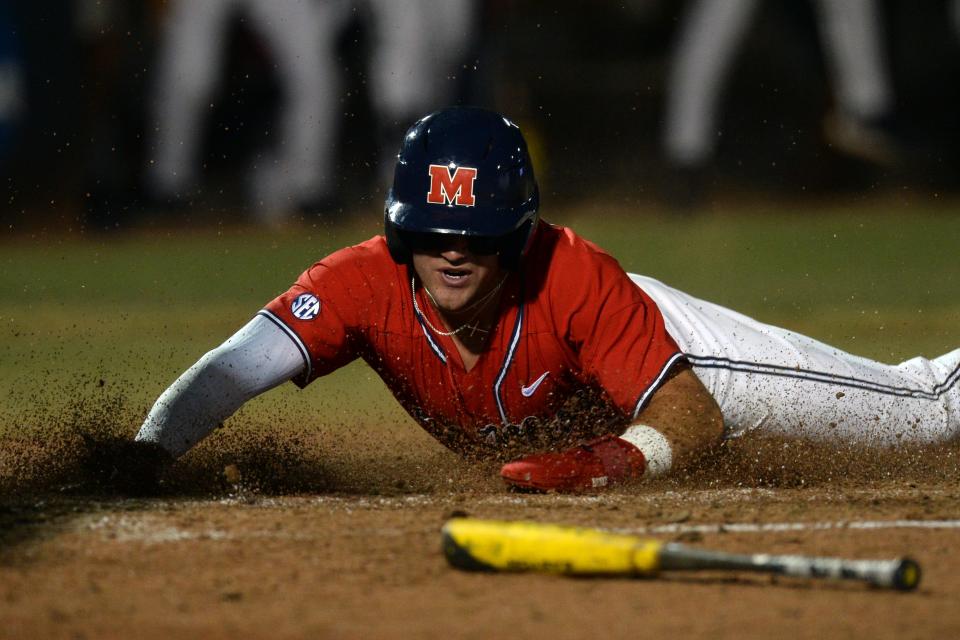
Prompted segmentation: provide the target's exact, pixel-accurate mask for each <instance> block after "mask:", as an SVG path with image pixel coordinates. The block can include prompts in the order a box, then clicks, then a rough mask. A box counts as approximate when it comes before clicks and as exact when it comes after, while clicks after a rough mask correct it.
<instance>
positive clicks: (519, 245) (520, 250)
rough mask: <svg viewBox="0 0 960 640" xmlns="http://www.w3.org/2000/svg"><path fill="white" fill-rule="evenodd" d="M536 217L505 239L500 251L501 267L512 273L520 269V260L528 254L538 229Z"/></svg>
mask: <svg viewBox="0 0 960 640" xmlns="http://www.w3.org/2000/svg"><path fill="white" fill-rule="evenodd" d="M536 223H537V220H536V217H534V218H533V219H530V220H527V221H526V222H524V223H523V224H522V225H520V226H519V227H518V228H517V229H516V230H515V231H512V232H510V233H509V234H507V235H506V236H505V237H504V239H503V246H502V248H501V249H500V266H501V267H503V268H504V269H508V270H510V271H516V270H517V269H519V268H520V260H521V258H523V254H525V253H526V252H527V247H529V246H530V241H531V239H532V238H533V234H534V233H535V232H536V228H537V225H536Z"/></svg>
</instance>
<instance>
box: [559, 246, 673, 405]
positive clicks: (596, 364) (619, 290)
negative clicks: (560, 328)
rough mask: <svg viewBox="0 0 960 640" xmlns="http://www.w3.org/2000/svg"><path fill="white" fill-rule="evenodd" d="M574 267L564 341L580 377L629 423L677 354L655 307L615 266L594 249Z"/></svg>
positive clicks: (665, 374) (654, 389) (568, 296)
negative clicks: (576, 358)
mask: <svg viewBox="0 0 960 640" xmlns="http://www.w3.org/2000/svg"><path fill="white" fill-rule="evenodd" d="M577 261H578V262H581V264H580V265H579V267H578V268H577V269H571V273H573V274H574V275H573V277H572V282H570V281H568V282H567V283H566V284H565V285H564V291H565V292H566V293H565V296H564V298H565V306H566V307H567V309H566V313H567V316H566V317H567V318H568V319H569V320H568V323H567V326H566V327H565V329H566V333H567V340H568V341H569V342H570V344H571V345H572V346H573V348H574V349H575V350H576V351H577V352H578V354H579V359H580V365H581V368H582V372H581V375H582V376H583V377H584V378H585V379H586V380H587V381H589V382H591V383H594V384H597V385H598V386H600V387H601V388H602V389H603V390H604V391H605V392H606V393H607V395H609V397H610V398H611V399H612V400H613V401H614V402H615V403H616V405H617V406H618V407H620V409H621V410H622V411H623V412H624V413H625V414H626V415H629V416H631V418H635V417H636V416H637V415H638V414H639V413H640V411H641V410H642V409H643V408H644V407H645V406H646V404H647V402H648V401H649V400H650V398H651V397H652V395H653V393H654V392H655V391H656V390H657V388H659V386H660V385H661V384H662V383H663V381H664V380H665V379H666V378H667V374H668V373H669V372H670V370H671V369H672V368H673V367H674V365H676V364H677V363H679V362H682V361H683V354H682V352H681V351H680V348H679V347H678V346H677V344H676V342H675V341H674V340H673V338H672V337H671V336H670V335H669V334H668V333H667V330H666V327H665V325H664V321H663V316H662V315H661V313H660V309H659V308H658V307H657V305H656V303H655V302H654V301H653V300H652V299H651V298H650V297H649V296H647V294H646V293H644V292H643V291H642V290H641V289H640V288H639V287H638V286H637V285H636V284H635V283H634V282H633V281H632V280H630V277H629V276H628V275H627V274H626V273H625V272H624V270H623V269H622V268H621V267H620V265H619V264H618V263H617V261H616V260H614V259H613V258H612V257H610V256H609V255H607V254H605V253H603V252H602V251H600V250H599V249H595V248H594V249H593V250H591V251H587V252H585V253H583V254H581V255H580V256H578V260H577ZM582 262H588V264H582ZM571 285H572V286H571Z"/></svg>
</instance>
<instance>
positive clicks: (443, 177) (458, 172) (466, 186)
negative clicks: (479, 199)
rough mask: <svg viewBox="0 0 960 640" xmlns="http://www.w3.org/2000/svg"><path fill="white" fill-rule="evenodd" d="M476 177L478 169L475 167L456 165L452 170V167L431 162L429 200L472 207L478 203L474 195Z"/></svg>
mask: <svg viewBox="0 0 960 640" xmlns="http://www.w3.org/2000/svg"><path fill="white" fill-rule="evenodd" d="M476 179H477V170H476V169H474V168H473V167H456V168H453V171H452V172H451V167H448V166H446V165H442V164H431V165H430V191H428V192H427V202H429V203H430V204H455V205H459V206H462V207H472V206H474V204H476V198H474V197H473V182H474V180H476Z"/></svg>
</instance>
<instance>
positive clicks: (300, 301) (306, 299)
mask: <svg viewBox="0 0 960 640" xmlns="http://www.w3.org/2000/svg"><path fill="white" fill-rule="evenodd" d="M290 313H292V314H293V316H294V317H295V318H297V319H298V320H313V319H314V318H316V317H317V315H318V314H319V313H320V299H319V298H317V296H315V295H313V294H312V293H301V294H300V295H298V296H297V299H296V300H294V301H293V304H291V305H290Z"/></svg>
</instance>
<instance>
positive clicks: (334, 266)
mask: <svg viewBox="0 0 960 640" xmlns="http://www.w3.org/2000/svg"><path fill="white" fill-rule="evenodd" d="M411 276H412V267H408V266H406V265H399V264H397V263H396V262H394V260H393V259H392V258H391V257H390V253H389V250H388V249H387V244H386V240H385V239H384V237H382V236H377V237H374V238H372V239H370V240H368V241H366V242H364V243H362V244H359V245H356V246H353V247H348V248H346V249H342V250H340V251H337V252H336V253H333V254H332V255H330V256H328V257H327V258H324V259H323V260H321V261H320V262H318V263H316V264H315V265H313V266H312V267H310V268H309V269H307V271H305V272H304V273H303V274H302V275H301V276H300V278H298V280H297V282H296V283H295V284H294V285H293V286H292V287H291V288H290V289H289V290H288V291H287V292H286V293H284V294H282V295H280V296H279V297H277V298H276V299H274V300H273V301H271V302H270V303H269V304H268V305H267V306H266V308H265V309H263V310H262V311H261V312H260V313H261V315H263V316H265V317H266V318H268V319H270V320H272V321H273V322H275V323H276V324H277V325H278V326H279V327H280V328H281V329H283V330H284V331H285V332H286V333H287V335H289V336H290V338H291V339H292V340H293V342H294V343H295V344H296V345H297V347H298V349H300V351H301V353H302V355H303V358H304V361H305V362H306V370H305V373H304V374H303V376H302V377H300V378H298V379H297V380H295V382H296V383H297V384H298V385H300V386H306V385H307V384H309V383H310V382H311V381H313V380H314V379H315V378H317V377H320V376H323V375H326V374H328V373H330V372H331V371H334V370H335V369H337V368H339V367H342V366H343V365H345V364H347V363H349V362H351V361H352V360H354V359H355V358H363V359H364V360H365V361H366V362H367V363H368V364H369V365H370V366H371V367H373V369H374V370H375V371H376V372H377V373H378V374H379V375H380V376H381V377H382V378H383V380H384V382H385V383H386V384H387V386H388V387H389V388H390V390H391V391H392V392H393V394H394V396H395V397H396V398H397V400H398V401H399V402H400V404H401V405H402V406H403V407H404V408H405V409H406V410H407V412H408V413H409V414H410V415H411V416H413V418H414V419H415V420H416V421H417V422H418V423H419V424H420V425H421V426H422V427H423V428H424V429H426V430H427V431H428V432H430V433H431V434H432V435H433V436H434V437H436V438H437V439H438V440H440V442H442V443H443V444H444V445H446V446H447V447H449V448H451V449H453V450H455V451H458V452H461V453H474V454H481V455H484V454H491V453H493V454H497V453H498V452H502V451H503V450H504V449H506V448H507V445H508V444H517V443H518V442H520V443H521V445H522V443H523V441H524V440H527V439H529V438H527V436H530V437H532V435H533V434H532V432H533V431H534V427H533V425H544V424H550V423H551V422H552V426H551V427H550V429H551V430H552V431H557V430H559V431H563V432H567V431H569V432H571V433H573V432H576V431H578V427H579V426H582V425H576V424H569V423H570V420H566V421H561V422H560V423H557V421H556V420H555V418H556V416H557V415H558V413H560V412H561V410H562V408H563V407H564V406H565V405H566V404H567V403H569V402H570V401H571V400H572V399H575V398H576V397H577V394H579V393H580V392H581V391H582V390H584V389H591V390H595V391H598V392H599V397H602V398H604V399H605V400H606V401H607V403H608V404H609V405H612V406H613V407H615V408H616V410H615V412H614V413H616V414H617V415H619V417H620V419H621V420H620V422H621V424H625V423H626V422H627V421H628V420H629V419H631V418H632V417H634V416H636V415H637V414H638V413H639V412H640V410H641V409H642V408H643V407H644V405H645V404H646V402H647V401H648V400H649V398H650V397H651V395H652V394H653V392H654V391H655V390H656V388H657V387H658V386H659V384H661V383H662V381H663V380H664V379H665V378H666V375H667V373H668V371H669V370H670V368H671V367H672V366H673V365H674V364H675V363H676V362H678V361H679V360H681V359H682V357H683V356H682V354H681V353H680V350H679V348H678V347H677V345H676V343H675V342H674V341H673V339H672V338H671V337H670V336H669V335H668V334H667V332H666V330H665V328H664V323H663V317H662V316H661V314H660V311H659V309H658V308H657V306H656V304H655V303H654V302H653V300H651V299H650V298H649V297H648V296H647V295H646V294H645V293H644V292H643V291H641V290H640V289H639V288H638V287H637V286H636V285H635V284H634V283H633V282H632V281H631V280H630V279H629V278H628V276H627V275H626V273H624V271H623V269H622V268H621V267H620V265H619V264H618V263H617V261H616V260H614V259H613V258H612V257H611V256H609V255H608V254H606V253H605V252H603V251H602V250H601V249H599V248H598V247H597V246H595V245H594V244H592V243H590V242H588V241H586V240H584V239H582V238H580V237H578V236H577V235H576V234H574V233H573V232H572V231H571V230H569V229H566V228H563V227H557V226H553V225H549V224H547V223H544V222H541V223H540V224H539V226H538V228H537V230H536V233H535V235H534V238H533V240H532V242H531V246H530V248H529V251H528V253H527V255H526V257H525V259H524V261H523V266H522V268H521V269H520V270H519V271H517V272H514V273H511V274H510V276H509V277H508V279H507V281H506V283H505V284H504V292H503V295H502V297H501V301H500V313H499V320H498V322H497V324H496V326H495V327H494V328H493V329H492V330H491V333H490V336H489V343H488V346H487V349H486V350H485V351H484V352H483V353H482V354H481V355H480V358H479V360H478V361H477V363H476V365H475V366H474V367H473V368H472V369H471V370H470V371H467V370H466V369H465V368H464V366H463V363H462V361H461V358H460V355H459V352H458V351H457V348H456V346H455V345H454V343H453V342H452V340H451V339H450V338H448V337H444V336H440V335H437V334H436V333H434V332H433V331H431V329H430V328H429V327H428V326H427V323H426V322H425V321H424V318H423V317H422V316H421V315H420V314H419V313H418V312H417V310H416V309H415V308H414V305H413V299H412V296H413V295H414V294H412V293H411ZM415 295H417V303H418V306H419V308H420V310H421V311H422V313H424V314H427V316H428V319H429V321H430V323H432V324H433V325H434V326H443V324H442V321H441V319H440V317H439V314H438V313H437V312H436V310H435V309H434V308H433V307H432V305H431V303H430V301H429V299H428V298H427V297H426V296H425V295H424V293H423V291H422V289H421V288H420V287H419V286H418V287H417V289H416V294H415ZM539 431H540V432H539V433H538V434H537V437H538V439H539V440H541V441H543V438H544V433H543V429H542V428H540V429H539ZM568 435H569V433H559V432H558V433H549V434H547V436H548V437H547V441H548V442H549V441H550V440H564V439H565V436H568ZM541 444H542V442H541ZM520 448H521V449H522V448H523V447H522V446H521V447H520Z"/></svg>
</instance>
